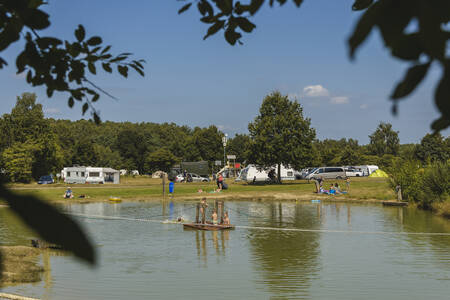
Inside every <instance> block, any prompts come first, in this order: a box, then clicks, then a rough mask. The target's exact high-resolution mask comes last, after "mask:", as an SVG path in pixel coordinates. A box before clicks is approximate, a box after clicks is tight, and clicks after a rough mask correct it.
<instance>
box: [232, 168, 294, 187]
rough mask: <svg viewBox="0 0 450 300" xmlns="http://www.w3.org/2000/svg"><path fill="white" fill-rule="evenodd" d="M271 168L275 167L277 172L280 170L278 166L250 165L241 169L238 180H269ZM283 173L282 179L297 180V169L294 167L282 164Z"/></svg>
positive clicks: (255, 181) (254, 181)
mask: <svg viewBox="0 0 450 300" xmlns="http://www.w3.org/2000/svg"><path fill="white" fill-rule="evenodd" d="M271 169H274V170H275V172H277V171H278V168H277V166H274V167H272V168H263V167H258V166H256V165H248V166H247V167H245V168H244V169H242V170H241V172H240V174H239V180H238V181H246V182H253V183H257V182H269V181H270V179H269V171H270V170H271ZM280 171H281V172H280V173H281V180H282V181H283V180H295V170H294V169H292V168H286V167H285V166H283V165H281V168H280Z"/></svg>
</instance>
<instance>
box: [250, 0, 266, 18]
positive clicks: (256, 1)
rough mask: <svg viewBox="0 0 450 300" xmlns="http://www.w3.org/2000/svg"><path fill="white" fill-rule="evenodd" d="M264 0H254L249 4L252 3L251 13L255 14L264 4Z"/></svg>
mask: <svg viewBox="0 0 450 300" xmlns="http://www.w3.org/2000/svg"><path fill="white" fill-rule="evenodd" d="M263 3H264V0H252V2H251V3H250V4H249V5H250V9H249V11H250V14H251V15H252V16H253V15H254V14H255V13H256V12H257V11H258V10H259V9H260V8H261V5H263Z"/></svg>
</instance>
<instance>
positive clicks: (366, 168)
mask: <svg viewBox="0 0 450 300" xmlns="http://www.w3.org/2000/svg"><path fill="white" fill-rule="evenodd" d="M354 168H355V169H357V170H358V169H359V170H361V171H362V173H363V176H369V175H370V174H372V173H373V172H375V171H376V170H378V166H375V165H365V166H354Z"/></svg>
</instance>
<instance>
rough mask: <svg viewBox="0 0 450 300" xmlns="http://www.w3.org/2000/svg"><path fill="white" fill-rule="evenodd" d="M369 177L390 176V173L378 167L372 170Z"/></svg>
mask: <svg viewBox="0 0 450 300" xmlns="http://www.w3.org/2000/svg"><path fill="white" fill-rule="evenodd" d="M369 177H385V178H387V177H389V176H388V174H386V172H384V171H381V170H380V169H377V170H375V171H373V172H372V174H370V175H369Z"/></svg>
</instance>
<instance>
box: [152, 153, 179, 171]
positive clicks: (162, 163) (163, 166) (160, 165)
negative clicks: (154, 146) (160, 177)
mask: <svg viewBox="0 0 450 300" xmlns="http://www.w3.org/2000/svg"><path fill="white" fill-rule="evenodd" d="M179 161H180V160H179V158H178V157H176V156H175V155H173V154H172V153H171V152H170V151H169V150H167V149H166V148H161V149H158V150H156V151H154V152H152V153H150V154H149V155H147V158H146V161H145V162H146V169H147V170H150V171H151V172H155V171H164V172H166V173H169V171H170V168H172V167H173V166H174V165H175V164H176V163H178V162H179Z"/></svg>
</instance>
